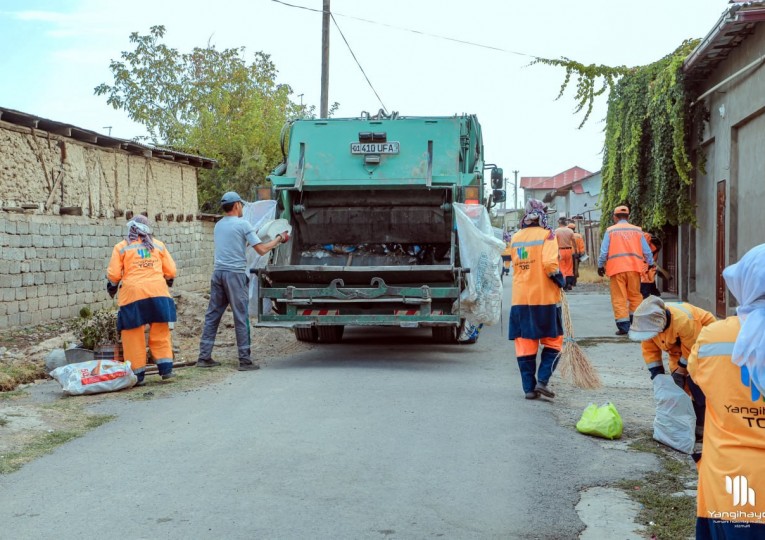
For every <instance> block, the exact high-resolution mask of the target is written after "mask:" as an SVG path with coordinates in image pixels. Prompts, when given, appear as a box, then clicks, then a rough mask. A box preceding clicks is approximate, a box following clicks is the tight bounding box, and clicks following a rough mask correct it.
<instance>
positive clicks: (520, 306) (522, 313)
mask: <svg viewBox="0 0 765 540" xmlns="http://www.w3.org/2000/svg"><path fill="white" fill-rule="evenodd" d="M550 236H551V235H550V231H549V230H548V229H545V228H543V227H538V226H536V227H526V228H525V229H521V230H520V231H518V232H517V233H515V234H514V235H513V238H512V239H511V241H510V243H511V247H512V248H513V251H512V254H511V256H512V261H513V305H512V307H511V308H510V325H509V334H508V337H509V339H515V338H518V337H521V338H525V339H541V338H546V337H558V336H561V335H563V322H562V319H561V308H560V295H561V292H560V287H559V286H558V285H556V284H555V282H554V281H552V280H551V279H550V277H549V276H550V275H552V274H556V273H557V272H558V270H559V267H558V241H557V240H556V239H555V236H552V238H551V237H550Z"/></svg>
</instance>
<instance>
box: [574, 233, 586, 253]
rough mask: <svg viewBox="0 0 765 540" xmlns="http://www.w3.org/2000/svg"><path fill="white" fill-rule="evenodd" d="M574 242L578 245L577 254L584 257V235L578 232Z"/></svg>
mask: <svg viewBox="0 0 765 540" xmlns="http://www.w3.org/2000/svg"><path fill="white" fill-rule="evenodd" d="M574 242H575V243H576V250H575V251H576V253H578V254H579V255H584V252H585V251H586V250H585V246H584V238H582V235H581V234H579V233H578V232H575V233H574Z"/></svg>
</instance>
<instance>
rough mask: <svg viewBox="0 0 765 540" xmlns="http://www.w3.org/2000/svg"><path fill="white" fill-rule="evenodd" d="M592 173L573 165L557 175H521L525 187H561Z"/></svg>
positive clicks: (522, 184) (522, 185)
mask: <svg viewBox="0 0 765 540" xmlns="http://www.w3.org/2000/svg"><path fill="white" fill-rule="evenodd" d="M592 174H593V173H591V172H590V171H588V170H586V169H583V168H581V167H571V168H570V169H566V170H565V171H563V172H562V173H558V174H556V175H555V176H523V177H521V187H522V188H523V189H559V188H562V187H565V186H568V185H570V184H573V183H574V182H576V181H578V180H583V179H584V178H587V177H588V176H592Z"/></svg>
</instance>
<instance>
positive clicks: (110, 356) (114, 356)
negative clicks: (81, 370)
mask: <svg viewBox="0 0 765 540" xmlns="http://www.w3.org/2000/svg"><path fill="white" fill-rule="evenodd" d="M94 360H113V361H115V362H122V361H123V358H122V343H105V344H103V345H101V346H99V347H96V350H95V357H94Z"/></svg>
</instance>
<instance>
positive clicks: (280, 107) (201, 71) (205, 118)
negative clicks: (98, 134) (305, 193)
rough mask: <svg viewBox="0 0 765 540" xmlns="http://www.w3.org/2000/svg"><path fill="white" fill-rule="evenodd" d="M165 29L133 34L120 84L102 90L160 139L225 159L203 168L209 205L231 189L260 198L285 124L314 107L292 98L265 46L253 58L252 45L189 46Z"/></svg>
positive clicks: (118, 68)
mask: <svg viewBox="0 0 765 540" xmlns="http://www.w3.org/2000/svg"><path fill="white" fill-rule="evenodd" d="M164 36H165V27H164V26H152V27H151V29H150V30H149V33H148V34H147V35H140V34H138V33H137V32H133V33H132V34H130V42H131V43H133V44H134V45H135V49H134V50H133V51H129V52H123V53H122V55H121V56H122V58H121V60H120V61H117V60H112V62H111V64H110V69H111V71H112V74H113V76H114V84H113V85H109V84H105V83H104V84H100V85H99V86H97V87H96V88H95V93H96V94H97V95H105V96H106V97H107V103H109V104H110V105H112V106H113V107H114V108H115V109H123V110H125V111H126V112H127V113H128V115H129V116H130V118H131V119H133V120H134V121H136V122H139V123H141V124H143V125H144V126H145V127H146V128H147V130H148V132H149V134H150V137H149V138H150V139H151V142H152V143H153V144H156V145H160V146H161V145H165V146H170V147H173V148H176V149H179V150H182V151H185V152H189V153H196V154H201V155H204V156H206V157H212V158H214V159H216V160H217V161H218V166H217V167H216V168H215V169H213V170H204V171H201V173H200V179H199V203H200V207H201V208H202V209H203V210H205V211H211V210H217V209H218V201H219V200H220V195H221V194H222V193H224V192H225V191H229V190H235V191H238V192H239V193H240V195H242V197H243V198H245V199H250V198H252V194H253V193H254V190H255V188H256V186H258V185H262V184H264V183H265V177H266V175H267V174H268V173H269V172H270V170H271V169H272V168H273V167H274V166H275V165H276V164H278V163H279V162H280V161H281V158H282V155H281V149H280V144H279V134H280V131H281V128H282V126H283V125H284V123H285V122H287V121H289V120H290V119H293V118H297V117H302V116H306V115H310V114H311V113H312V109H311V108H308V107H306V106H302V105H296V104H295V103H293V102H292V101H290V95H291V93H292V90H291V89H290V87H289V86H287V85H282V84H277V83H276V76H277V70H276V67H275V66H274V64H273V62H271V60H270V57H269V55H267V54H265V53H263V52H256V53H255V54H254V55H253V58H252V60H251V61H248V60H246V58H245V50H244V48H235V49H224V50H218V49H216V48H215V46H214V45H209V44H208V46H207V47H206V48H200V47H195V48H194V49H193V50H192V51H191V52H187V53H184V52H179V51H178V50H177V49H174V48H171V47H168V46H167V45H166V44H165V43H163V42H162V39H163V38H164Z"/></svg>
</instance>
